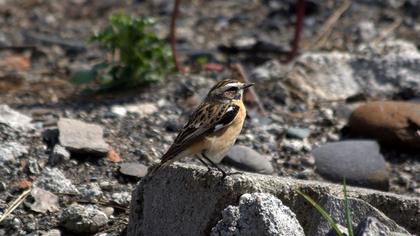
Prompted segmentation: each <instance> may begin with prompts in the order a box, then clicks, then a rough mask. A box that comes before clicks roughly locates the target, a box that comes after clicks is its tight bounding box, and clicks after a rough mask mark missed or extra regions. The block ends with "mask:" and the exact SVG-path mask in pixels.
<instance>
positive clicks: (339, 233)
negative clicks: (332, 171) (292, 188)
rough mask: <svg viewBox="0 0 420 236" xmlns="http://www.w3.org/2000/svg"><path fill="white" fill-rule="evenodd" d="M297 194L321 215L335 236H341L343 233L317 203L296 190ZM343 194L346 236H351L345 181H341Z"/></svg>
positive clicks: (351, 227)
mask: <svg viewBox="0 0 420 236" xmlns="http://www.w3.org/2000/svg"><path fill="white" fill-rule="evenodd" d="M297 192H298V193H299V195H301V196H302V197H303V198H304V199H305V200H306V201H307V202H309V204H311V205H312V206H313V207H314V208H315V209H316V210H317V211H318V212H319V213H320V214H321V216H322V217H323V218H324V219H325V220H326V221H327V222H328V224H329V225H330V226H331V228H333V230H334V232H335V233H336V235H338V236H343V233H341V230H340V229H339V228H338V226H337V223H335V222H334V220H333V219H332V218H331V217H330V216H329V215H328V213H327V212H326V211H325V210H324V209H322V207H321V206H320V205H319V204H318V203H316V202H315V201H314V200H313V199H312V198H311V197H309V196H308V195H306V194H304V193H302V192H301V191H299V190H297ZM343 192H344V211H345V220H346V227H347V234H348V236H353V226H352V218H351V214H350V207H349V201H348V197H347V188H346V180H345V179H344V180H343Z"/></svg>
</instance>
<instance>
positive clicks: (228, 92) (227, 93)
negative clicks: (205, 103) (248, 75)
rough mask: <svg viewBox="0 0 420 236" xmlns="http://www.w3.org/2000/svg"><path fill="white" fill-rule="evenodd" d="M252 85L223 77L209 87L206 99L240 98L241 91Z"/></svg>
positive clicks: (224, 100)
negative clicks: (223, 78)
mask: <svg viewBox="0 0 420 236" xmlns="http://www.w3.org/2000/svg"><path fill="white" fill-rule="evenodd" d="M252 85H254V84H253V83H249V84H246V83H242V82H240V81H238V80H234V79H225V80H222V81H220V82H218V83H217V84H216V85H214V86H213V88H212V89H210V91H209V93H208V94H207V98H206V100H211V101H220V102H228V101H231V100H242V95H243V91H244V89H246V88H249V87H251V86H252Z"/></svg>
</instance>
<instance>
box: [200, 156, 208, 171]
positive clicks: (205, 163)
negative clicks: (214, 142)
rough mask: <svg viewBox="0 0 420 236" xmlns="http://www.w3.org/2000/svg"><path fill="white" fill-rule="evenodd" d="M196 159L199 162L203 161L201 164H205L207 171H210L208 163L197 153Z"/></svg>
mask: <svg viewBox="0 0 420 236" xmlns="http://www.w3.org/2000/svg"><path fill="white" fill-rule="evenodd" d="M197 159H198V160H199V161H200V162H201V163H203V165H205V166H206V167H207V172H209V171H211V168H210V166H209V165H208V164H207V163H206V162H205V161H203V159H201V157H200V156H199V155H197Z"/></svg>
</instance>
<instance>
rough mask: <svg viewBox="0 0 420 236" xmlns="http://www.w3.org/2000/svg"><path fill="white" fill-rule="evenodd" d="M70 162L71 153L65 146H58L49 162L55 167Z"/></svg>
mask: <svg viewBox="0 0 420 236" xmlns="http://www.w3.org/2000/svg"><path fill="white" fill-rule="evenodd" d="M68 160H70V152H68V151H67V149H65V148H64V147H63V146H61V145H59V144H56V145H55V146H54V149H53V151H52V153H51V155H50V158H49V160H48V162H49V164H50V165H52V166H55V165H57V164H59V163H63V162H66V161H68Z"/></svg>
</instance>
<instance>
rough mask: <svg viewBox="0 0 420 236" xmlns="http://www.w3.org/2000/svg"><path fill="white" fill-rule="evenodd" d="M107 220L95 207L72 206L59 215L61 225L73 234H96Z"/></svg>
mask: <svg viewBox="0 0 420 236" xmlns="http://www.w3.org/2000/svg"><path fill="white" fill-rule="evenodd" d="M108 220H109V219H108V217H107V216H106V214H105V213H103V212H102V211H100V210H98V207H97V206H95V205H86V206H83V205H79V204H72V205H70V206H68V207H67V208H65V209H64V210H63V212H62V213H61V215H60V221H61V225H62V226H63V227H64V228H66V229H67V230H69V231H70V232H74V233H96V232H98V231H99V230H100V229H101V228H102V227H104V226H105V225H106V224H107V223H108Z"/></svg>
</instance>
